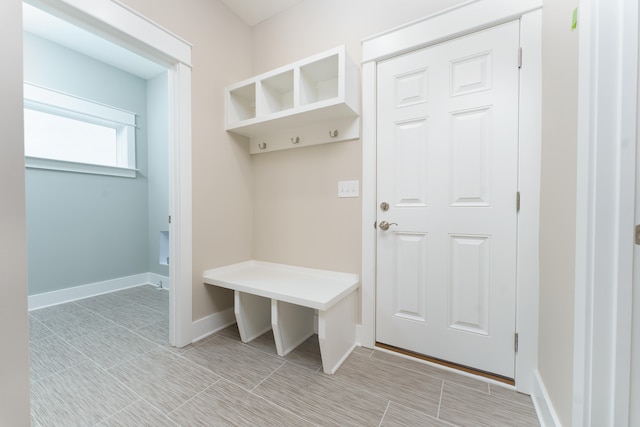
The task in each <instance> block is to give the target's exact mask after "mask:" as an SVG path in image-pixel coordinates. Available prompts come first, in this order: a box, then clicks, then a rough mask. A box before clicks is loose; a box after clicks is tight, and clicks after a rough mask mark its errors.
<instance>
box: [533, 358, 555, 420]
mask: <svg viewBox="0 0 640 427" xmlns="http://www.w3.org/2000/svg"><path fill="white" fill-rule="evenodd" d="M531 399H532V400H533V407H534V408H535V410H536V414H537V415H538V421H539V422H540V426H541V427H560V426H562V424H561V423H560V418H558V414H557V413H556V410H555V408H554V407H553V404H552V403H551V399H550V398H549V393H547V389H546V387H545V386H544V381H542V377H541V376H540V373H539V372H538V370H537V369H536V371H535V372H534V380H533V392H532V393H531Z"/></svg>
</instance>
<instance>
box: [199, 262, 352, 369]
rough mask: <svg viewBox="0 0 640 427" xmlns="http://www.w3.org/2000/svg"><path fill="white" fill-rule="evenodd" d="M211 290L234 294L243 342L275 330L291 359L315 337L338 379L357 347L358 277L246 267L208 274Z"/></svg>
mask: <svg viewBox="0 0 640 427" xmlns="http://www.w3.org/2000/svg"><path fill="white" fill-rule="evenodd" d="M203 279H204V282H205V283H206V284H209V285H214V286H220V287H223V288H227V289H232V290H233V291H234V313H235V316H236V321H237V323H238V330H239V331H240V338H241V339H242V341H243V342H249V341H251V340H253V339H254V338H257V337H259V336H260V335H262V334H264V333H265V332H267V331H268V330H269V329H273V336H274V339H275V342H276V349H277V352H278V354H279V355H280V356H285V355H286V354H288V353H289V352H291V351H292V350H293V349H294V348H296V347H297V346H298V345H299V344H301V343H302V342H304V341H305V340H306V339H307V338H309V337H310V336H311V335H313V333H314V329H315V328H314V314H315V312H316V310H317V313H318V341H319V342H320V354H321V357H322V366H323V370H324V372H325V373H328V374H333V373H334V372H335V371H336V370H337V369H338V367H339V366H340V365H341V364H342V362H343V361H344V360H345V359H346V358H347V356H348V355H349V353H351V351H352V350H353V348H354V347H355V345H356V338H355V330H356V321H357V320H356V316H357V290H358V287H359V285H360V280H359V277H358V275H357V274H348V273H339V272H334V271H327V270H316V269H310V268H302V267H295V266H290V265H284V264H274V263H269V262H263V261H255V260H252V261H245V262H241V263H238V264H232V265H228V266H224V267H220V268H214V269H211V270H207V271H205V272H204V274H203Z"/></svg>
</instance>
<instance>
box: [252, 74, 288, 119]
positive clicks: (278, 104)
mask: <svg viewBox="0 0 640 427" xmlns="http://www.w3.org/2000/svg"><path fill="white" fill-rule="evenodd" d="M260 88H261V89H260V91H259V93H260V95H261V96H260V98H261V105H260V108H261V109H260V110H259V115H264V116H268V115H270V114H274V113H279V112H281V111H285V110H289V109H291V108H293V70H289V71H286V72H284V73H281V74H278V75H275V76H273V77H269V78H266V79H263V80H261V81H260Z"/></svg>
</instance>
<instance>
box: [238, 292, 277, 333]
mask: <svg viewBox="0 0 640 427" xmlns="http://www.w3.org/2000/svg"><path fill="white" fill-rule="evenodd" d="M270 301H271V300H270V299H269V298H264V297H259V296H256V295H252V294H247V293H245V292H240V291H234V305H233V311H234V313H235V315H236V322H237V323H238V330H239V331H240V339H241V340H242V342H249V341H251V340H253V339H254V338H258V337H259V336H260V335H262V334H264V333H265V332H267V331H268V330H269V329H271V305H270Z"/></svg>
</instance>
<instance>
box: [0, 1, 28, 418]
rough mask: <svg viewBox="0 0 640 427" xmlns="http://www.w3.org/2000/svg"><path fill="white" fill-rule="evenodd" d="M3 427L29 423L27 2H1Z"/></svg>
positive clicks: (0, 390) (0, 363)
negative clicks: (24, 83)
mask: <svg viewBox="0 0 640 427" xmlns="http://www.w3.org/2000/svg"><path fill="white" fill-rule="evenodd" d="M0 28H2V37H1V38H0V52H2V62H3V67H2V78H1V79H0V129H2V139H0V200H2V202H1V205H0V206H1V208H0V236H2V239H1V241H2V244H1V245H0V277H2V282H1V283H2V297H1V298H0V339H2V350H1V351H0V357H1V361H0V425H2V426H16V427H21V426H28V425H29V424H30V415H29V347H28V339H27V337H28V329H27V328H28V320H27V243H26V224H25V194H24V149H23V144H22V140H23V136H22V125H20V124H21V123H22V2H21V1H20V0H3V1H2V2H0Z"/></svg>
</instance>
